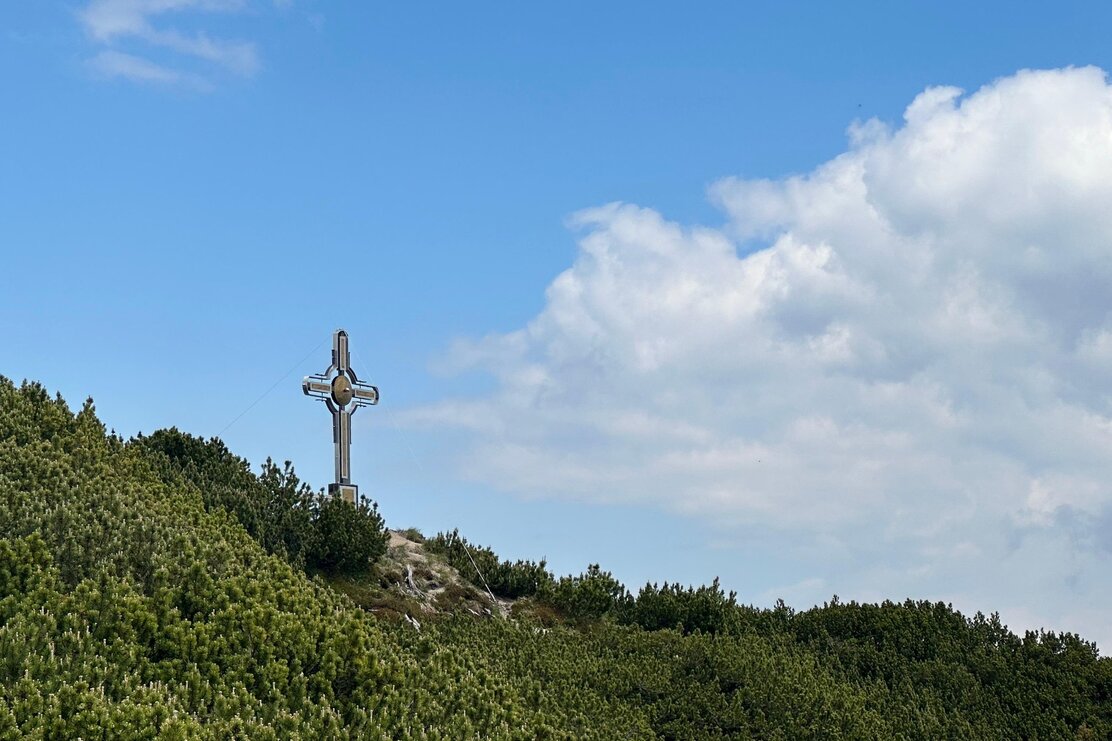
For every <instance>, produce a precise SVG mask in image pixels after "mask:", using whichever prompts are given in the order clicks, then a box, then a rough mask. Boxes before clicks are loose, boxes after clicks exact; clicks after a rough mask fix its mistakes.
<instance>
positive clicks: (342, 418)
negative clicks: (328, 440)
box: [301, 329, 378, 503]
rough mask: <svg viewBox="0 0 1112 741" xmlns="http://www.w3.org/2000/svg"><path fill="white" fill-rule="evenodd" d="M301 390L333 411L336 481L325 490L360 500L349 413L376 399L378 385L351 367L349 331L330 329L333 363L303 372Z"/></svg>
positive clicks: (351, 500) (371, 403) (348, 500)
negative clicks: (353, 470) (316, 371)
mask: <svg viewBox="0 0 1112 741" xmlns="http://www.w3.org/2000/svg"><path fill="white" fill-rule="evenodd" d="M301 390H302V391H304V392H305V395H306V396H312V397H313V398H314V399H319V400H320V401H323V402H324V403H325V406H327V407H328V411H330V412H332V442H333V443H335V444H336V482H335V483H333V484H329V485H328V493H329V494H333V495H339V496H341V497H343V499H344V501H347V502H352V503H355V502H357V501H358V500H359V487H358V486H356V485H355V484H353V483H351V415H353V414H355V410H356V409H359V408H360V407H366V406H371V405H374V404H377V403H378V388H377V387H375V386H371V385H370V384H367V383H362V382H361V381H360V380H359V378H358V376H356V375H355V371H354V370H353V369H352V367H351V357H350V356H349V355H348V335H347V332H345V331H344V330H342V329H337V330H336V331H335V332H333V333H332V365H330V366H328V369H327V370H326V371H325V372H324V373H322V374H320V375H318V376H305V380H303V381H302V382H301Z"/></svg>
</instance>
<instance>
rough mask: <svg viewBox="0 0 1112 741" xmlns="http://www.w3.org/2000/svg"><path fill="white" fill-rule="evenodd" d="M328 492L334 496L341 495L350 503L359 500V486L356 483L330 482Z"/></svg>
mask: <svg viewBox="0 0 1112 741" xmlns="http://www.w3.org/2000/svg"><path fill="white" fill-rule="evenodd" d="M328 493H329V495H331V496H334V497H340V498H341V499H343V500H344V501H345V502H347V503H348V504H355V503H356V502H358V501H359V487H358V486H356V485H355V484H329V485H328Z"/></svg>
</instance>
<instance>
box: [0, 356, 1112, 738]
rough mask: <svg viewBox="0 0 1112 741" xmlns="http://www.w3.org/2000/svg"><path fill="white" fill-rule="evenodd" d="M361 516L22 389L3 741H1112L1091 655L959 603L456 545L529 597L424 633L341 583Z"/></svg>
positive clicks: (1111, 694) (6, 594)
mask: <svg viewBox="0 0 1112 741" xmlns="http://www.w3.org/2000/svg"><path fill="white" fill-rule="evenodd" d="M339 504H342V503H338V504H337V503H335V502H333V501H325V500H322V499H320V498H319V497H318V496H317V495H315V494H313V493H312V490H311V489H310V488H309V487H306V486H304V485H303V484H302V483H301V482H299V481H298V480H297V478H296V476H295V475H294V473H293V470H292V468H291V467H289V466H288V465H287V466H285V467H283V468H281V469H279V468H278V467H277V466H274V465H273V464H268V465H266V466H264V468H263V471H262V473H261V474H260V475H255V474H253V473H251V471H250V469H248V468H247V467H246V465H245V464H244V463H243V462H242V461H239V460H238V459H236V458H235V457H234V456H232V455H231V454H230V453H228V452H227V451H226V449H224V448H223V446H222V445H220V444H219V443H218V442H216V441H208V442H205V441H199V440H197V439H196V438H190V437H189V436H187V435H182V433H179V432H176V431H168V432H165V433H156V434H155V435H152V436H150V437H147V438H140V439H137V440H134V441H130V442H127V443H125V442H124V441H123V440H121V439H120V438H118V437H115V436H112V435H106V434H105V430H104V428H103V426H102V425H101V424H100V422H99V421H98V420H97V419H96V416H95V414H94V410H93V407H92V405H91V403H86V405H85V406H84V408H83V409H82V410H81V411H80V412H78V413H77V414H73V413H71V412H70V411H69V409H68V408H67V407H66V405H65V404H64V403H63V402H62V400H61V399H58V398H51V397H50V396H49V395H48V394H47V393H46V391H45V390H44V389H43V388H42V387H40V386H38V385H35V384H25V385H24V386H22V387H20V388H17V387H16V386H14V385H13V384H12V383H10V382H9V381H7V380H6V379H3V378H0V739H8V738H10V739H15V738H58V739H62V738H77V737H82V738H86V739H90V738H156V737H157V738H167V739H171V738H214V739H215V738H220V739H223V738H233V737H240V738H242V737H249V738H291V737H301V738H336V737H348V736H350V737H360V738H362V737H367V738H476V737H482V738H530V739H531V738H604V739H612V738H631V739H636V738H674V739H688V738H785V739H787V738H854V739H855V738H877V739H888V738H894V739H899V738H905V739H935V738H988V739H1013V738H1030V739H1035V738H1038V739H1080V738H1092V739H1100V738H1110V737H1112V662H1110V661H1109V660H1108V659H1105V658H1099V657H1098V654H1097V651H1096V648H1095V647H1094V646H1093V645H1092V644H1089V643H1086V642H1085V641H1083V640H1081V639H1080V638H1078V637H1077V636H1074V635H1069V634H1064V635H1063V634H1045V633H1038V634H1035V633H1028V634H1026V635H1025V636H1023V637H1018V636H1015V635H1013V634H1012V633H1010V632H1009V631H1008V630H1007V629H1006V628H1004V626H1002V625H1001V624H1000V622H999V620H998V619H996V618H995V616H993V617H988V618H986V617H984V616H981V615H977V616H974V617H973V618H965V617H964V616H962V615H960V614H959V613H957V612H956V611H954V610H952V609H951V608H949V607H948V606H945V605H941V604H930V603H922V602H907V603H903V604H893V603H885V604H882V605H858V604H853V603H849V604H843V603H840V602H838V601H836V600H835V601H833V602H831V603H830V604H827V605H825V606H823V607H820V608H815V609H812V610H807V611H804V612H799V613H796V612H793V611H792V610H791V609H790V608H788V607H787V606H785V605H782V604H780V605H777V606H776V607H775V608H774V609H771V610H758V609H755V608H751V607H746V606H742V605H738V604H737V603H736V600H735V598H734V595H732V594H725V593H723V592H722V590H721V589H720V588H719V587H718V585H717V584H712V585H710V586H706V587H699V588H688V587H678V586H675V585H663V586H656V585H646V586H645V587H644V588H643V589H641V590H640V591H639V592H638V594H637V595H636V596H634V595H632V594H631V593H629V592H628V590H626V589H625V587H624V586H622V585H621V584H620V583H618V582H617V580H615V579H614V578H613V576H612V575H610V574H608V573H607V572H605V571H603V570H602V569H600V568H598V567H597V566H592V567H590V568H588V569H587V571H585V572H584V573H583V574H580V575H579V576H574V577H563V578H560V579H556V578H555V577H553V576H552V575H551V574H549V573H548V572H547V571H546V569H545V566H544V564H543V562H541V563H531V562H517V563H516V564H514V563H511V564H509V565H508V566H506V567H505V568H503V567H501V566H500V565H499V564H502V563H503V562H501V561H500V560H498V559H497V557H496V556H494V554H493V552H489V553H488V551H489V549H485V550H484V549H474V547H472V549H473V550H472V553H473V554H474V553H478V554H479V555H478V556H475V555H472V556H471V557H470V558H468V557H467V553H466V552H462V551H461V552H459V553H456V555H452V554H453V553H454V551H453V550H452V549H453V548H454V547H455V544H454V543H449V542H447V538H444V540H443V542H441V543H432V542H431V541H436V540H437V539H430V544H431V545H432V548H430V550H434V551H435V550H436V549H437V548H440V549H441V550H440V551H439V552H441V553H446V554H447V555H446V556H444V557H446V558H451V559H452V560H453V561H454V560H457V559H458V557H460V556H462V557H464V558H465V559H466V560H467V561H468V562H470V561H471V560H472V559H474V560H475V561H476V563H477V564H478V565H479V566H480V569H482V570H483V573H484V574H486V578H487V579H488V580H491V578H492V575H493V581H490V584H489V585H490V587H491V589H492V591H496V592H500V593H501V594H502V595H503V596H517V597H522V598H523V599H520V600H519V601H518V604H517V605H516V606H515V615H516V617H514V618H512V619H508V620H500V619H491V620H481V619H476V618H474V617H472V616H470V615H467V614H458V615H446V616H443V617H441V618H440V619H437V620H432V619H428V617H427V616H426V617H423V619H422V622H423V628H422V630H421V631H420V632H418V631H417V630H416V629H415V628H414V627H412V626H411V625H409V624H408V623H405V622H400V621H395V620H388V619H383V618H381V617H376V616H375V615H372V614H370V613H368V612H365V611H364V610H362V609H360V608H359V607H357V606H356V605H355V604H353V603H352V602H351V601H350V600H349V599H347V598H346V597H344V596H342V595H340V594H338V593H337V592H335V591H334V590H332V589H331V588H330V587H329V586H328V584H327V583H326V582H325V581H322V579H321V578H320V576H328V575H329V574H332V573H343V572H348V573H351V572H359V571H360V570H361V569H365V568H366V565H367V563H369V562H370V561H371V560H373V558H374V557H375V556H376V554H377V552H378V550H377V549H379V548H381V546H382V540H381V534H382V527H381V520H380V519H378V518H377V512H375V511H374V510H373V508H372V509H370V510H366V511H362V512H360V511H357V510H355V509H354V508H352V507H350V505H344V506H345V507H346V509H344V508H339ZM332 507H337V509H335V510H332V509H331V508H332ZM456 537H457V539H458V536H456ZM345 539H350V540H349V542H345ZM361 543H362V544H363V545H360V544H361ZM361 548H362V549H365V550H363V551H361V552H360V555H359V557H358V558H357V559H355V560H354V561H350V560H349V561H347V562H345V558H347V556H346V555H345V554H347V553H350V552H351V551H352V550H355V551H358V550H360V549H361ZM484 554H487V555H484ZM484 559H486V560H485V561H484V563H485V565H486V567H489V568H485V567H484V566H483V564H481V563H479V562H480V561H483V560H484ZM490 559H493V561H490ZM307 572H308V573H307ZM461 573H465V574H466V571H465V570H463V569H461ZM314 574H316V575H318V576H313V575H314ZM329 578H331V577H329ZM469 578H470V577H469ZM474 578H479V577H478V574H476V575H475V577H474ZM518 607H520V609H516V608H518ZM545 610H548V611H550V612H551V613H552V614H555V615H557V616H559V617H560V618H561V619H558V620H556V621H555V622H553V621H551V620H549V621H547V622H546V624H547V625H550V626H552V627H542V626H541V624H540V623H538V622H535V621H534V619H533V617H532V616H536V615H541V614H544V611H545Z"/></svg>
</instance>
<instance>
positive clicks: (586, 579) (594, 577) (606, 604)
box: [552, 563, 631, 620]
mask: <svg viewBox="0 0 1112 741" xmlns="http://www.w3.org/2000/svg"><path fill="white" fill-rule="evenodd" d="M630 600H631V597H630V595H629V592H628V591H626V588H625V586H624V585H623V584H622V583H621V582H620V581H618V580H617V579H615V578H614V576H613V574H611V573H610V572H609V571H603V570H602V569H601V568H599V565H598V564H597V563H594V564H591V565H590V566H588V567H587V570H586V571H585V572H584V573H582V574H580V575H579V576H564V577H561V578H560V581H558V582H556V586H555V587H554V588H553V590H552V604H553V606H555V607H556V608H557V609H558V610H560V611H561V612H562V613H564V614H565V615H567V616H568V617H570V618H572V619H575V620H598V619H600V618H604V617H608V616H616V615H617V614H619V613H621V612H622V611H624V610H627V609H628V608H629V603H630Z"/></svg>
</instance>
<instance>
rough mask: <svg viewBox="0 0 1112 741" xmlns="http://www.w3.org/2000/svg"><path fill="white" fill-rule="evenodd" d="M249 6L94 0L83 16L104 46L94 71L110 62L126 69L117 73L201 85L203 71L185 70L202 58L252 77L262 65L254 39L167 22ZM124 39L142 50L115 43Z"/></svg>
mask: <svg viewBox="0 0 1112 741" xmlns="http://www.w3.org/2000/svg"><path fill="white" fill-rule="evenodd" d="M245 7H246V2H244V0H92V1H91V2H90V3H89V4H88V5H87V6H85V7H84V8H83V9H82V10H81V11H80V12H79V14H78V15H79V18H80V20H81V23H82V25H83V26H84V28H85V32H86V33H87V35H88V36H89V38H90V39H91V40H92V41H94V42H95V43H97V44H98V45H99V46H101V47H102V51H101V52H100V53H98V54H97V55H96V56H94V57H93V58H92V59H91V60H90V64H91V66H92V67H93V69H94V70H97V71H99V72H101V73H103V72H104V71H105V67H106V65H107V66H108V67H110V68H119V69H121V70H125V71H124V72H120V73H113V76H120V77H125V78H128V79H134V80H142V81H151V80H153V79H154V78H155V77H160V78H161V79H159V80H158V81H159V82H163V83H176V82H187V83H189V84H193V85H194V86H196V81H198V80H202V81H203V78H202V77H201V76H200V73H199V72H196V71H183V69H182V68H183V67H190V65H192V64H195V63H196V62H198V61H199V62H202V63H207V64H209V65H210V66H212V67H214V68H217V69H222V70H224V71H227V72H230V73H232V74H235V75H239V76H242V77H251V76H252V75H254V74H255V73H256V72H257V71H258V70H259V68H260V62H259V56H258V51H257V49H256V46H255V44H254V43H253V42H250V41H242V40H233V39H219V38H212V37H211V36H209V35H208V34H207V33H205V32H204V31H196V32H191V33H187V32H183V31H181V30H178V29H176V28H168V27H166V23H167V22H172V21H174V20H177V21H179V22H181V21H182V19H183V16H185V17H186V18H188V17H190V16H192V15H196V14H199V13H234V12H239V11H242V10H244V9H245ZM156 21H162V23H161V24H156ZM121 44H129V45H131V46H135V47H138V49H129V51H127V52H124V51H120V50H119V49H117V48H116V47H117V46H119V45H121ZM140 51H141V53H142V54H143V56H140V55H139V53H138V52H140ZM151 54H157V55H159V56H160V57H167V56H168V57H169V59H166V60H164V61H157V62H156V61H154V60H152V59H150V58H149V57H150V55H151ZM105 60H107V62H106V61H105ZM159 70H161V72H162V74H161V75H160V74H159V72H158V71H159ZM205 85H207V83H205Z"/></svg>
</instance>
